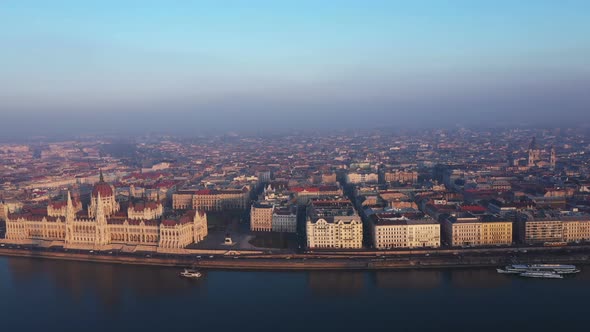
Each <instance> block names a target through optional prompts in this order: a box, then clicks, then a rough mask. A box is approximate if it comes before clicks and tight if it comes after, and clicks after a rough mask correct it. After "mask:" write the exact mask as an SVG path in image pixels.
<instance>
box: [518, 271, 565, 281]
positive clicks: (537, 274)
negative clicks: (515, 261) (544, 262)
mask: <svg viewBox="0 0 590 332" xmlns="http://www.w3.org/2000/svg"><path fill="white" fill-rule="evenodd" d="M519 276H521V277H527V278H544V279H563V276H562V275H561V274H558V273H555V272H542V271H528V272H523V273H521V274H519Z"/></svg>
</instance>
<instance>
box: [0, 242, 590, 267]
mask: <svg viewBox="0 0 590 332" xmlns="http://www.w3.org/2000/svg"><path fill="white" fill-rule="evenodd" d="M424 252H425V253H424ZM424 252H422V251H420V252H419V253H418V252H417V251H414V252H408V251H405V252H380V253H378V255H376V254H373V255H361V254H358V253H355V252H348V253H346V254H344V253H328V252H323V253H318V252H314V253H306V254H291V255H289V254H260V253H252V254H241V255H238V256H235V255H220V256H195V255H168V256H163V255H155V256H152V255H119V254H116V253H115V254H111V253H106V252H101V253H97V252H93V253H89V252H63V251H60V252H56V251H45V250H29V249H14V248H12V249H7V248H0V255H2V256H14V257H31V258H42V259H57V260H69V261H84V262H97V263H110V264H129V265H152V266H168V267H186V266H195V267H197V268H201V269H216V270H395V269H423V268H460V267H481V266H501V265H505V264H509V263H512V262H519V263H541V262H542V263H571V264H587V263H588V262H589V261H588V259H589V256H590V249H589V248H586V247H579V248H576V249H575V250H572V249H569V248H568V249H565V248H560V249H558V250H556V249H555V248H537V249H534V250H531V249H530V248H527V250H514V249H512V250H509V249H507V248H504V249H503V250H497V251H496V250H491V251H489V250H488V251H485V250H479V249H478V250H472V251H470V250H452V251H449V252H437V251H424Z"/></svg>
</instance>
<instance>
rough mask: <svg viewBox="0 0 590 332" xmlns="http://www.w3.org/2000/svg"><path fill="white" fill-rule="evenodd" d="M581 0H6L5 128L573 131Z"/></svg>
mask: <svg viewBox="0 0 590 332" xmlns="http://www.w3.org/2000/svg"><path fill="white" fill-rule="evenodd" d="M589 13H590V1H586V0H580V1H573V0H572V1H568V0H559V1H557V0H553V1H545V0H520V1H513V0H505V1H504V0H495V1H492V0H489V1H486V0H481V1H478V0H470V1H469V0H452V1H451V0H447V1H444V0H431V1H426V0H416V1H395V0H384V1H378V0H358V1H352V0H351V1H347V0H315V1H307V0H297V1H290V0H281V1H276V0H275V1H258V0H244V1H237V0H236V1H229V0H227V1H223V0H215V1H205V0H204V1H174V0H169V1H149V0H143V1H133V0H128V1H121V0H101V1H98V0H96V1H77V0H76V1H65V0H52V1H44V0H39V1H33V0H1V1H0V114H1V115H2V118H4V120H5V121H6V123H10V125H9V126H1V127H2V128H3V132H4V134H7V135H12V134H16V133H21V134H25V133H26V134H27V135H31V134H33V133H39V134H43V133H50V132H52V131H53V132H63V131H68V130H69V131H75V132H92V131H100V130H104V131H136V132H142V131H148V130H149V131H158V130H162V131H171V132H174V131H179V132H180V131H184V132H193V131H195V132H198V131H202V130H240V129H248V130H259V131H264V130H265V128H275V129H276V128H285V129H290V128H301V127H313V128H348V127H350V128H354V127H365V128H368V127H372V126H374V127H383V126H386V127H387V126H391V127H396V126H414V127H420V126H424V127H433V126H439V125H440V126H454V125H488V124H491V125H499V126H501V125H515V124H523V125H530V124H540V125H560V124H564V125H566V124H579V123H585V122H588V121H590V93H589V92H590V16H589V15H590V14H589Z"/></svg>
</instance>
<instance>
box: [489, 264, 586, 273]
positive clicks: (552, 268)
mask: <svg viewBox="0 0 590 332" xmlns="http://www.w3.org/2000/svg"><path fill="white" fill-rule="evenodd" d="M496 271H498V273H513V274H520V273H524V272H552V273H557V274H560V275H561V274H573V273H578V272H580V270H579V269H578V268H577V267H576V266H575V265H567V264H512V265H508V266H506V267H505V268H504V269H496Z"/></svg>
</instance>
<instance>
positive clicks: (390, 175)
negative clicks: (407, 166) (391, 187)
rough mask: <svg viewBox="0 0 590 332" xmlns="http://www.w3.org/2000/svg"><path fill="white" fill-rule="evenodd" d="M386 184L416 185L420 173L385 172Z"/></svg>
mask: <svg viewBox="0 0 590 332" xmlns="http://www.w3.org/2000/svg"><path fill="white" fill-rule="evenodd" d="M384 178H385V182H401V183H416V182H418V172H416V171H401V170H396V171H392V172H385V174H384Z"/></svg>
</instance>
